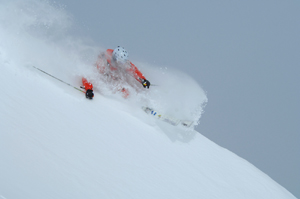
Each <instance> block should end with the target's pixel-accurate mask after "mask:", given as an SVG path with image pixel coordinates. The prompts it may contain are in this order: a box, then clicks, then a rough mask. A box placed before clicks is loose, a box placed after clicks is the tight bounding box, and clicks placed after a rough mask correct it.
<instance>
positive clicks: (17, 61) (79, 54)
mask: <svg viewBox="0 0 300 199" xmlns="http://www.w3.org/2000/svg"><path fill="white" fill-rule="evenodd" d="M0 13H1V14H0V16H1V18H0V67H1V72H0V83H1V85H2V86H1V87H0V119H1V120H0V198H6V199H13V198H230V199H235V198H238V199H240V198H264V199H265V198H272V199H276V198H295V197H294V196H293V195H292V194H290V193H289V192H288V191H287V190H286V189H284V188H283V187H282V186H280V185H279V184H277V183H276V182H275V181H273V180H272V179H271V178H270V177H268V176H267V175H265V174H264V173H262V172H261V171H259V170H258V169H257V168H255V167H254V166H253V165H251V164H250V163H248V162H247V161H245V160H243V159H241V158H240V157H238V156H236V155H235V154H233V153H231V152H230V151H228V150H226V149H224V148H222V147H220V146H218V145H216V144H215V143H213V142H211V141H210V140H208V139H207V138H205V137H204V136H202V135H201V134H199V133H198V132H196V131H194V130H193V129H189V130H184V129H183V128H178V127H173V126H170V125H168V124H166V123H163V122H161V121H157V120H155V119H154V118H152V117H151V116H149V115H147V114H145V113H144V112H143V111H142V110H141V109H140V106H141V105H144V104H147V105H151V106H154V107H156V108H158V109H160V110H163V111H164V112H166V113H168V114H172V115H174V116H177V117H184V118H189V119H193V120H195V121H198V120H199V119H200V117H201V114H202V112H203V110H202V109H203V106H204V105H205V103H206V101H207V98H206V96H205V93H204V92H203V90H202V89H201V88H200V86H198V85H197V84H196V83H195V81H194V80H192V79H191V78H189V77H188V76H186V75H184V74H182V73H181V72H179V71H172V70H170V69H165V68H164V69H162V67H154V66H149V65H147V64H144V63H139V66H140V68H141V70H142V71H143V72H144V73H145V75H147V77H149V79H151V80H152V81H154V82H155V83H156V84H158V85H161V86H157V87H152V88H151V90H149V91H143V92H134V91H132V96H131V97H130V98H129V99H128V100H125V99H123V98H122V97H121V96H120V95H119V94H118V93H114V92H112V91H110V90H109V89H108V88H107V87H106V86H105V85H104V82H102V81H100V80H98V79H97V77H98V76H97V74H95V73H94V69H93V64H94V62H95V58H96V57H97V54H98V53H99V52H100V51H101V50H102V49H99V48H97V47H93V46H90V45H87V44H86V43H85V41H83V40H82V39H78V38H75V37H73V36H71V34H69V33H68V31H69V27H70V26H71V24H72V22H71V19H70V17H69V16H68V15H67V13H65V12H64V11H63V10H62V9H60V8H59V7H58V6H55V5H50V4H48V3H45V2H40V1H35V0H33V1H26V2H22V1H7V2H1V5H0ZM32 65H35V66H38V67H40V68H41V69H43V70H46V71H47V72H50V73H51V74H53V75H55V76H58V77H59V78H61V79H64V80H65V81H67V82H70V83H72V84H74V85H79V84H80V77H81V76H86V77H88V78H90V79H91V80H93V81H94V83H95V86H96V89H95V98H94V99H93V100H87V99H85V97H84V95H83V93H80V92H78V91H77V90H75V89H72V88H70V87H68V86H65V85H63V84H62V83H60V82H58V81H56V80H54V79H52V78H51V77H48V76H46V75H44V74H42V73H40V72H38V71H37V70H35V69H33V68H32V67H31V66H32ZM167 80H168V81H167ZM178 80H181V81H178ZM175 82H176V83H177V85H178V87H176V88H173V87H170V85H173V83H175ZM179 82H180V83H179ZM174 99H176V100H174ZM180 107H181V108H180Z"/></svg>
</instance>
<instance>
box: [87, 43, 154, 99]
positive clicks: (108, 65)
mask: <svg viewBox="0 0 300 199" xmlns="http://www.w3.org/2000/svg"><path fill="white" fill-rule="evenodd" d="M96 66H97V69H98V71H99V72H100V73H101V74H103V75H104V76H106V77H107V78H109V79H110V80H112V81H114V80H119V79H120V78H121V76H123V75H124V76H127V75H129V77H131V78H134V79H136V80H137V81H138V82H140V83H141V84H142V86H143V87H144V88H148V89H149V87H150V82H149V81H148V80H147V79H146V78H145V76H144V75H143V74H142V73H141V72H140V71H139V70H138V68H137V67H136V66H135V65H134V64H133V63H131V62H130V61H129V60H128V52H127V51H126V50H125V49H124V48H123V47H120V46H118V47H117V48H116V49H114V50H113V49H107V50H106V52H104V53H102V54H100V55H99V56H98V61H97V63H96ZM124 73H125V74H124ZM118 74H119V75H118ZM120 74H121V75H120ZM82 84H83V88H84V89H85V90H86V98H88V99H93V97H94V93H93V84H92V83H90V82H89V81H87V79H86V78H84V77H83V78H82ZM119 91H121V92H122V93H123V97H124V98H127V97H128V96H129V91H128V90H127V89H125V88H120V89H119Z"/></svg>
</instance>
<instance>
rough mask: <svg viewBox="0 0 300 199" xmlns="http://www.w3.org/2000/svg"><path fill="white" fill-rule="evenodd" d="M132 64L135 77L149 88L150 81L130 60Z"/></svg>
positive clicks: (131, 69)
mask: <svg viewBox="0 0 300 199" xmlns="http://www.w3.org/2000/svg"><path fill="white" fill-rule="evenodd" d="M130 65H131V68H130V71H131V72H132V73H133V75H134V78H135V79H136V80H137V81H139V82H140V83H141V84H142V85H143V86H144V88H146V87H147V88H149V86H150V82H149V81H148V80H147V79H146V78H145V76H144V75H143V74H142V73H141V71H139V69H138V68H137V67H136V66H135V65H134V64H133V63H131V62H130Z"/></svg>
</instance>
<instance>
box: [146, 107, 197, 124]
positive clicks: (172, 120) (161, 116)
mask: <svg viewBox="0 0 300 199" xmlns="http://www.w3.org/2000/svg"><path fill="white" fill-rule="evenodd" d="M142 109H143V110H144V111H145V112H146V113H147V114H149V115H152V116H154V117H155V118H157V119H159V120H162V121H164V122H167V123H169V124H171V125H173V126H178V125H179V124H180V125H182V126H185V127H191V126H192V125H193V123H194V122H193V121H190V120H180V119H176V118H174V117H170V116H168V115H165V114H161V113H159V112H158V111H156V110H154V109H152V108H149V107H145V106H143V107H142Z"/></svg>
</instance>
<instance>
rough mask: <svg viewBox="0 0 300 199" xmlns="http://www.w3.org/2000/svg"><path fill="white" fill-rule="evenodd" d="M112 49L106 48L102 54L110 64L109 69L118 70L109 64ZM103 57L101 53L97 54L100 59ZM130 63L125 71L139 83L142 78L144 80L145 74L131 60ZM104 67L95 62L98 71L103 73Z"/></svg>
mask: <svg viewBox="0 0 300 199" xmlns="http://www.w3.org/2000/svg"><path fill="white" fill-rule="evenodd" d="M113 51H114V50H113V49H107V50H106V52H105V54H104V56H105V59H106V60H107V63H108V64H109V65H110V67H109V68H110V70H112V71H114V70H118V68H117V67H114V66H112V64H111V59H112V53H113ZM102 57H103V54H102V55H99V59H102ZM129 63H130V68H128V69H126V71H127V72H128V73H130V74H132V75H133V77H134V78H135V79H136V80H137V81H139V82H140V83H142V81H143V80H145V79H146V78H145V76H144V75H143V74H142V73H141V71H139V69H138V68H137V67H136V66H135V65H134V64H133V63H131V62H129ZM105 67H106V66H103V65H101V64H99V63H97V68H98V69H99V71H100V72H101V73H104V70H105Z"/></svg>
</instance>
